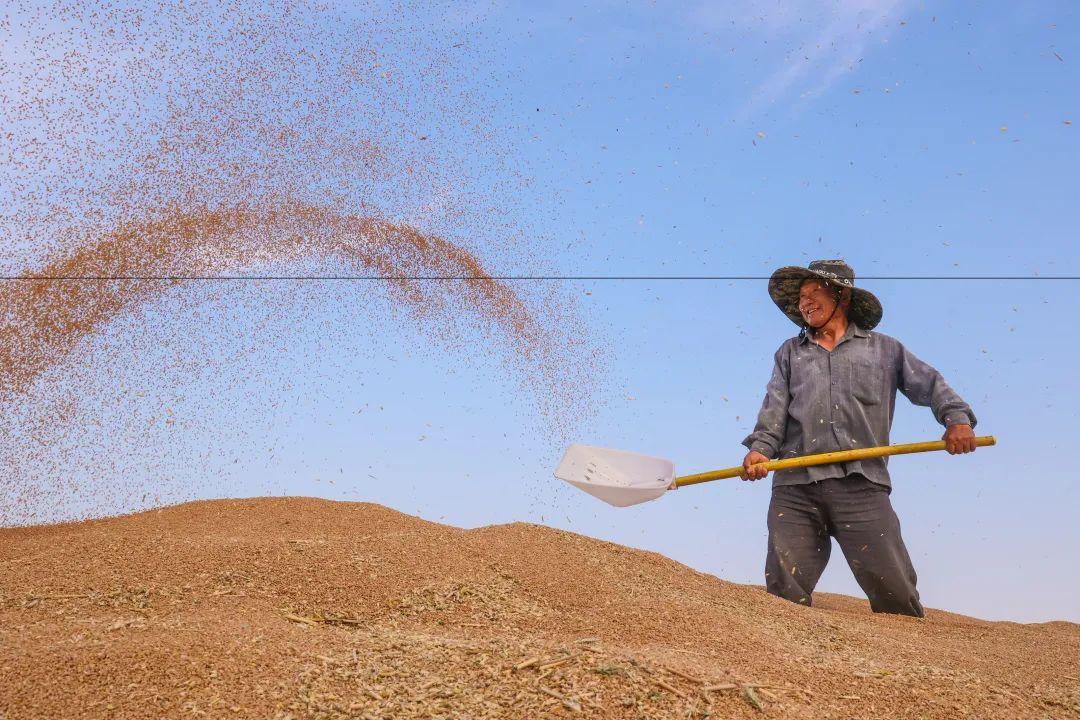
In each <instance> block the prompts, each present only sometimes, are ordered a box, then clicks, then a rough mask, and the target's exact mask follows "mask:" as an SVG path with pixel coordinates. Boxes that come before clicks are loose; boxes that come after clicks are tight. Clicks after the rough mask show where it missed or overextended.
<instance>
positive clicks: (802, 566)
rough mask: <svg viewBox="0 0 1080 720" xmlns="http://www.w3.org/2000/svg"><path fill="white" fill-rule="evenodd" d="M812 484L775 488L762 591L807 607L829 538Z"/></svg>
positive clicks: (770, 504) (821, 569) (771, 504)
mask: <svg viewBox="0 0 1080 720" xmlns="http://www.w3.org/2000/svg"><path fill="white" fill-rule="evenodd" d="M818 495H819V492H818V488H817V487H816V484H815V485H782V486H779V487H774V488H773V491H772V500H771V501H770V502H769V522H768V526H769V549H768V553H767V555H766V557H765V588H766V589H767V590H768V591H769V592H770V593H772V594H773V595H776V596H778V597H782V598H786V599H787V600H791V601H792V602H796V603H800V604H802V605H809V604H810V596H811V594H812V593H813V592H814V586H815V585H817V581H818V579H819V578H820V577H821V573H822V572H823V571H824V570H825V565H826V564H827V563H828V562H829V552H830V550H831V549H832V539H831V538H830V537H829V531H828V527H827V525H826V522H825V513H824V511H823V509H822V507H821V502H820V498H819V497H818Z"/></svg>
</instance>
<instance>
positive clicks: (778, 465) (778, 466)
mask: <svg viewBox="0 0 1080 720" xmlns="http://www.w3.org/2000/svg"><path fill="white" fill-rule="evenodd" d="M995 444H997V440H995V439H994V436H993V435H987V436H985V437H978V438H975V445H977V446H978V447H986V446H987V445H995ZM944 449H945V441H944V440H933V441H930V442H917V443H907V444H906V445H885V446H882V447H871V448H857V449H855V450H839V451H837V452H827V453H819V454H817V455H803V456H802V457H794V458H788V459H787V460H770V461H769V462H766V463H760V464H761V465H764V466H765V469H766V470H768V471H769V472H772V471H773V470H787V469H788V468H795V467H810V466H811V465H828V464H830V463H842V462H847V461H849V460H865V459H867V458H876V457H885V456H886V455H906V454H908V453H917V452H929V451H931V450H944ZM742 471H743V468H742V466H739V467H733V468H727V469H726V470H712V471H710V472H703V473H697V474H696V475H683V476H682V477H677V478H675V487H677V488H678V487H683V486H685V485H696V484H697V483H703V482H709V481H710V480H724V479H726V478H733V477H738V476H739V475H741V474H742Z"/></svg>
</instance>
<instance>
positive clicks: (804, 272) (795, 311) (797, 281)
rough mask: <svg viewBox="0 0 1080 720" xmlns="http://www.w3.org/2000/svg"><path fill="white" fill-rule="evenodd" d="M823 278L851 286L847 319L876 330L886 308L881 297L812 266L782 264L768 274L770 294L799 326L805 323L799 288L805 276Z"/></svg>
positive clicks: (863, 327) (782, 310)
mask: <svg viewBox="0 0 1080 720" xmlns="http://www.w3.org/2000/svg"><path fill="white" fill-rule="evenodd" d="M810 279H812V280H822V281H825V282H828V283H830V284H832V285H834V286H835V285H840V286H842V287H846V288H849V289H850V290H851V305H850V306H849V307H848V319H849V320H851V321H852V322H854V323H855V324H856V325H858V326H859V327H860V328H862V329H863V330H873V329H874V328H875V327H877V324H878V323H880V322H881V316H882V315H883V314H884V310H883V309H882V307H881V301H880V300H878V299H877V297H876V296H875V295H874V294H873V293H872V292H870V291H869V290H864V289H862V288H859V287H855V286H854V285H848V284H846V283H843V282H841V283H838V282H837V280H836V278H834V277H829V276H827V275H822V274H821V273H817V272H814V271H813V270H810V269H809V268H804V267H799V266H797V265H791V266H788V267H782V268H780V269H779V270H777V271H776V272H774V273H773V274H772V277H770V278H769V297H771V298H772V300H773V302H774V303H776V307H778V308H780V312H782V313H784V314H785V315H787V317H788V319H789V320H791V322H793V323H795V324H796V325H798V326H799V327H800V328H805V327H806V321H805V320H804V319H803V316H802V313H800V312H799V289H800V288H801V287H802V284H803V281H804V280H810Z"/></svg>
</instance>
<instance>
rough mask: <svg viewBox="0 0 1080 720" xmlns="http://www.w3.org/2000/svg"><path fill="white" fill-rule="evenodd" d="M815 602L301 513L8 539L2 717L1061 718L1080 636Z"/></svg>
mask: <svg viewBox="0 0 1080 720" xmlns="http://www.w3.org/2000/svg"><path fill="white" fill-rule="evenodd" d="M816 602H817V606H816V607H814V608H803V607H798V606H795V605H792V604H790V603H787V602H784V601H781V600H778V599H776V598H773V597H771V596H769V595H767V594H766V593H765V592H764V591H763V590H762V589H761V588H760V587H755V586H743V585H735V584H732V583H728V582H724V581H722V580H719V579H717V578H715V577H712V576H709V575H704V574H702V573H698V572H695V571H693V570H690V569H689V568H686V567H684V566H682V565H679V564H678V563H676V562H673V561H671V560H668V559H666V558H664V557H661V556H659V555H656V554H652V553H646V552H640V551H637V550H630V549H627V548H624V547H620V546H617V545H612V544H610V543H604V542H600V541H597V540H592V539H589V538H586V537H582V536H579V535H574V534H571V533H567V532H562V531H557V530H552V529H549V528H545V527H540V526H535V525H525V524H514V525H504V526H495V527H486V528H480V529H477V530H468V531H467V530H460V529H457V528H451V527H446V526H442V525H437V524H433V523H429V522H425V521H423V520H419V519H417V518H413V517H410V516H407V515H402V514H399V513H397V512H394V511H392V510H388V509H386V508H383V507H379V506H374V505H366V504H356V503H338V502H328V501H322V500H312V499H302V498H283V499H277V498H274V499H252V500H228V501H212V502H198V503H190V504H186V505H181V506H177V507H170V508H165V509H162V510H154V511H150V512H146V513H142V514H139V515H133V516H128V517H121V518H110V519H104V520H96V521H89V522H84V523H78V524H69V525H59V526H48V527H33V528H19V529H4V530H0V718H3V719H4V720H15V718H45V717H50V718H52V717H101V718H106V717H107V718H125V717H131V718H135V717H139V718H142V717H146V718H151V717H153V718H156V717H206V718H217V717H230V718H232V717H235V718H243V717H250V718H297V719H299V718H408V717H425V718H426V717H447V718H450V717H453V718H470V717H471V718H480V717H519V718H523V717H542V716H543V717H547V716H562V715H565V716H581V717H597V718H608V717H611V718H669V717H670V718H675V717H679V718H687V717H694V718H704V717H709V716H711V717H714V718H739V717H748V718H749V717H759V716H763V717H777V718H780V717H784V718H870V717H875V718H877V717H880V718H924V717H926V718H964V717H970V718H991V717H1000V718H1044V717H1049V718H1074V717H1080V626H1078V625H1075V624H1071V623H1045V624H1039V625H1020V624H1015V623H1002V622H984V621H980V620H975V619H972V618H968V617H964V616H960V615H954V614H950V613H946V612H938V611H934V610H930V611H928V617H927V618H926V619H925V620H915V619H911V618H901V617H892V616H877V615H873V614H871V613H870V612H869V608H868V606H867V604H866V603H865V602H864V601H861V600H854V599H851V598H847V597H842V596H835V595H834V596H829V595H822V596H820V597H819V598H817V599H816Z"/></svg>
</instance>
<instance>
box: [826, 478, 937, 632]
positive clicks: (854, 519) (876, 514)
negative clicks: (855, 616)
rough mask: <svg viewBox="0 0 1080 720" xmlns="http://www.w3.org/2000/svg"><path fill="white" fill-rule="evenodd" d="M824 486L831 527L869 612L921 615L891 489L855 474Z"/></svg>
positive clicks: (921, 608)
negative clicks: (865, 598)
mask: <svg viewBox="0 0 1080 720" xmlns="http://www.w3.org/2000/svg"><path fill="white" fill-rule="evenodd" d="M822 485H823V487H822V492H823V494H824V497H825V498H826V500H825V505H826V507H827V508H828V511H829V524H830V528H831V530H832V532H833V534H834V535H835V536H836V541H837V542H838V543H839V544H840V549H841V550H843V552H844V557H845V558H847V561H848V565H849V566H850V567H851V571H852V572H853V573H854V574H855V579H856V580H857V581H858V583H859V587H861V588H862V589H863V592H865V593H866V597H867V598H869V600H870V607H871V608H872V609H873V611H874V612H884V613H895V614H897V615H914V616H915V617H923V615H924V613H923V607H922V604H921V603H920V602H919V591H918V590H916V589H915V582H916V580H917V577H916V575H915V568H914V567H912V565H911V557H910V556H909V555H908V551H907V548H906V547H905V546H904V539H903V538H902V537H901V536H900V521H899V519H897V517H896V513H895V512H894V511H893V507H892V503H891V502H889V489H888V488H886V487H885V486H883V485H878V484H877V483H873V482H871V481H870V480H868V479H866V478H865V477H863V476H862V475H859V474H854V475H849V476H848V477H846V478H843V479H837V480H825V481H823V482H822Z"/></svg>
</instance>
